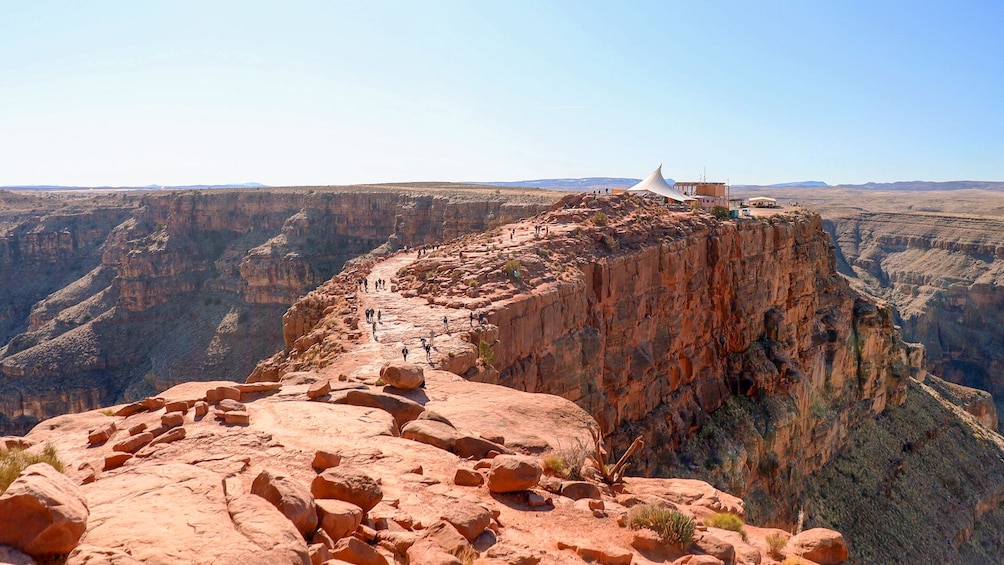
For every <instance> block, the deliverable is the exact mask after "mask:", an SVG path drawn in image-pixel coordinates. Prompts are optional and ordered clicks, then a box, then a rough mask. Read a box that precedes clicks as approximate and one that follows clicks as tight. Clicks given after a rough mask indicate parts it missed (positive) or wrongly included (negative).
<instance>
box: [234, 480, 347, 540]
mask: <svg viewBox="0 0 1004 565" xmlns="http://www.w3.org/2000/svg"><path fill="white" fill-rule="evenodd" d="M251 494H256V495H258V496H260V497H262V498H264V499H265V500H267V501H269V503H271V504H272V506H275V507H276V508H277V509H279V512H281V513H282V515H283V516H285V517H286V518H288V519H289V521H290V522H292V523H293V525H294V526H296V529H297V530H299V532H300V533H301V534H303V535H304V536H307V535H309V534H310V533H311V532H313V531H314V530H315V529H316V528H317V510H316V508H315V507H314V497H313V496H311V494H310V492H309V491H308V490H307V489H306V488H304V487H303V486H301V485H300V484H299V483H298V482H296V480H295V479H292V478H290V477H289V476H287V475H285V474H283V473H278V472H275V471H270V470H268V469H265V470H263V471H262V472H261V473H259V474H258V476H257V477H255V480H254V482H253V483H252V484H251ZM329 533H330V532H329Z"/></svg>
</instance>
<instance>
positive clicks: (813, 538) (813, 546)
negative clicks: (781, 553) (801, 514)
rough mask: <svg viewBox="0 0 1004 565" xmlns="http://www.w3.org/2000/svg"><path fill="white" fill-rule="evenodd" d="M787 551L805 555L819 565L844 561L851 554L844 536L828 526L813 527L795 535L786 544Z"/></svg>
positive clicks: (834, 564)
mask: <svg viewBox="0 0 1004 565" xmlns="http://www.w3.org/2000/svg"><path fill="white" fill-rule="evenodd" d="M785 553H787V554H788V555H797V556H800V557H804V558H806V559H809V560H811V561H815V562H816V563H819V565H836V564H837V563H843V562H844V561H846V560H847V557H848V555H849V553H848V551H847V542H845V541H844V536H842V535H841V534H840V532H835V531H833V530H827V529H826V528H813V529H811V530H805V531H804V532H802V533H800V534H798V535H797V536H793V537H792V538H791V539H789V540H788V543H787V545H786V546H785Z"/></svg>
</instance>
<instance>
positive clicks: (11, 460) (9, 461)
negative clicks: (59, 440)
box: [0, 444, 63, 494]
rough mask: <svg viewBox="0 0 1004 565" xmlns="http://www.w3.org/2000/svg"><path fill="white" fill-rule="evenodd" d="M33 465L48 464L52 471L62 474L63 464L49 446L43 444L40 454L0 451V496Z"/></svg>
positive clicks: (20, 450) (22, 451)
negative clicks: (22, 472)
mask: <svg viewBox="0 0 1004 565" xmlns="http://www.w3.org/2000/svg"><path fill="white" fill-rule="evenodd" d="M35 463H48V464H49V466H51V467H52V468H53V469H55V470H57V471H59V472H60V473H62V472H63V463H62V462H61V461H60V460H59V457H58V456H57V455H56V448H55V447H53V446H52V445H51V444H45V448H44V449H43V450H42V453H40V454H35V453H28V452H26V451H25V450H24V449H18V448H14V449H8V450H4V451H0V494H3V493H4V492H6V491H7V487H9V486H10V484H11V483H13V482H14V480H15V479H17V476H18V475H20V474H21V471H24V470H25V469H27V468H28V467H30V466H31V465H34V464H35Z"/></svg>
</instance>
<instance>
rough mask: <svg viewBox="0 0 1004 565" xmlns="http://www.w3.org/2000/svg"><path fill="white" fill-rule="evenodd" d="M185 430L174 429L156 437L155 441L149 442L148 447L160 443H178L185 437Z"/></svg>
mask: <svg viewBox="0 0 1004 565" xmlns="http://www.w3.org/2000/svg"><path fill="white" fill-rule="evenodd" d="M186 433H187V432H186V431H185V428H174V429H172V430H170V431H168V432H167V433H165V434H164V435H162V436H158V437H157V439H155V440H153V441H151V442H150V446H154V445H158V444H161V443H171V442H173V441H178V440H180V439H185V435H186Z"/></svg>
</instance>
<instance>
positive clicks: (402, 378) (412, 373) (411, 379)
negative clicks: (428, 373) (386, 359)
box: [380, 361, 425, 390]
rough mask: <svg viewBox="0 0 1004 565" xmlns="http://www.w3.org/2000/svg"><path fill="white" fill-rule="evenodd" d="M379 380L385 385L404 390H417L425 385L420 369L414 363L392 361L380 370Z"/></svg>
mask: <svg viewBox="0 0 1004 565" xmlns="http://www.w3.org/2000/svg"><path fill="white" fill-rule="evenodd" d="M380 378H381V379H383V382H385V383H387V385H389V386H392V387H395V388H400V389H404V390H411V389H415V388H418V387H420V386H422V385H424V384H425V374H424V371H423V370H422V367H420V366H418V365H416V364H414V363H398V362H397V361H392V362H390V363H387V364H386V365H384V366H383V367H381V368H380Z"/></svg>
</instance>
